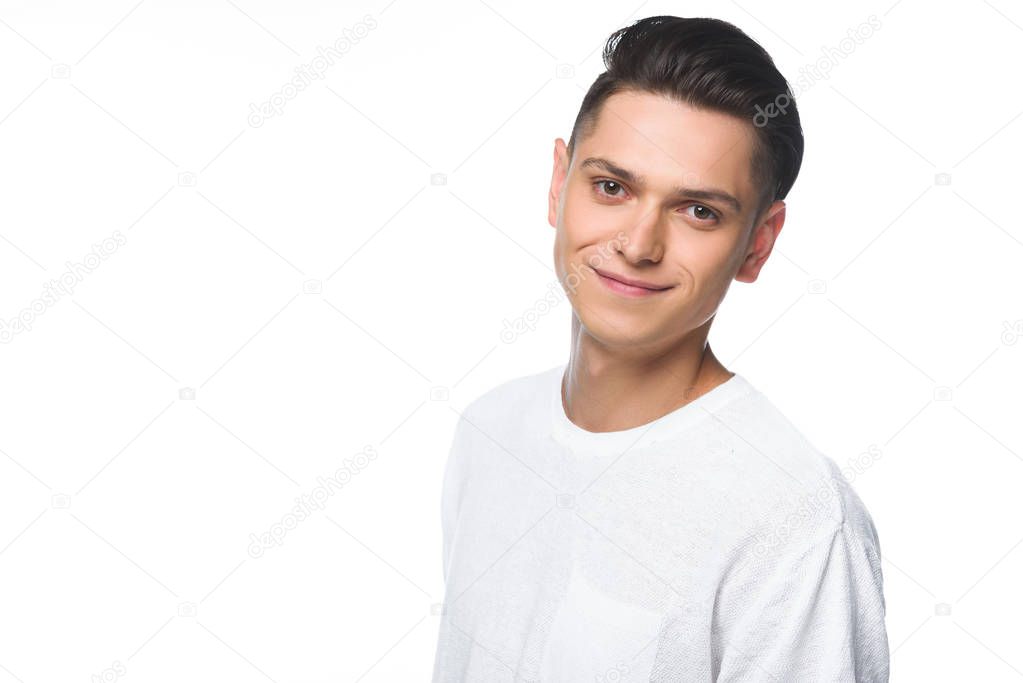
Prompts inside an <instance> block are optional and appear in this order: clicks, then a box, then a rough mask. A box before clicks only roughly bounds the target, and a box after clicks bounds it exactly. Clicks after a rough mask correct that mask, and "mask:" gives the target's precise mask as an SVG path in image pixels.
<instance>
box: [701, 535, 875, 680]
mask: <svg viewBox="0 0 1023 683" xmlns="http://www.w3.org/2000/svg"><path fill="white" fill-rule="evenodd" d="M743 577H744V578H743V580H741V581H740V583H739V585H733V586H731V587H729V589H728V590H727V591H726V594H727V595H728V596H729V598H728V602H726V603H724V604H721V605H720V607H721V609H722V614H723V615H725V616H726V617H727V616H729V615H730V617H731V618H726V619H725V620H724V623H726V624H727V625H728V626H727V628H723V629H722V630H721V631H720V633H718V634H717V635H719V636H720V637H719V638H716V639H715V640H714V656H715V662H716V663H719V665H720V666H719V668H718V667H715V669H716V671H717V672H718V675H717V676H716V677H715V679H714V680H715V681H716V682H717V683H739V682H740V681H796V682H800V683H801V682H804V681H807V682H810V681H814V682H816V681H829V682H835V683H887V681H888V667H889V654H888V637H887V632H886V629H885V621H884V619H885V603H884V593H883V587H882V583H883V580H882V574H881V557H880V544H879V541H878V539H877V534H876V531H875V530H874V527H873V523H872V522H870V521H869V520H860V521H859V522H854V521H850V520H848V519H847V520H845V521H843V522H842V523H841V524H839V525H838V526H837V527H831V528H830V529H825V530H824V533H818V534H815V535H814V537H813V539H812V540H810V542H809V543H801V544H796V543H785V544H783V547H781V548H779V549H777V550H774V551H772V550H768V551H767V552H765V553H763V554H762V556H761V557H760V558H759V559H756V560H754V561H751V563H750V568H749V571H746V572H743Z"/></svg>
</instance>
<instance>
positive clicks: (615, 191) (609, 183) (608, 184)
mask: <svg viewBox="0 0 1023 683" xmlns="http://www.w3.org/2000/svg"><path fill="white" fill-rule="evenodd" d="M601 186H603V188H604V190H603V191H598V192H597V194H598V195H600V196H603V197H619V196H621V195H622V193H623V192H624V190H625V187H624V186H623V185H622V184H621V183H619V182H617V181H615V180H598V181H596V182H594V183H593V187H595V188H599V187H601Z"/></svg>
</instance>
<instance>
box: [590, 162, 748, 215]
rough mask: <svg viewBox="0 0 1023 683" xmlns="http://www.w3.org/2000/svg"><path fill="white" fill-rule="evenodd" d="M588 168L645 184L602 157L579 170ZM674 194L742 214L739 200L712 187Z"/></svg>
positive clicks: (640, 179)
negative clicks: (717, 203)
mask: <svg viewBox="0 0 1023 683" xmlns="http://www.w3.org/2000/svg"><path fill="white" fill-rule="evenodd" d="M588 166H594V167H596V168H601V169H604V170H605V171H607V172H608V173H610V174H611V175H616V176H618V177H619V178H623V179H624V180H625V181H626V182H628V183H631V184H633V185H637V186H639V187H642V186H643V185H645V184H646V178H644V177H643V176H641V175H639V174H637V173H633V172H632V171H630V170H628V169H627V168H622V167H621V166H619V165H617V164H615V163H613V162H611V161H608V160H607V159H604V158H603V157H588V158H587V159H586V160H585V161H583V163H582V164H580V165H579V168H586V167H588ZM674 193H675V194H676V195H678V196H680V197H692V198H693V199H704V200H712V199H716V200H718V201H722V202H725V203H726V204H728V205H730V206H731V207H732V208H733V209H734V210H735V211H736V213H742V204H741V203H740V202H739V200H738V199H736V198H735V197H734V196H732V195H730V194H729V193H727V192H725V191H724V190H718V189H716V188H712V187H703V188H697V187H676V188H675V189H674Z"/></svg>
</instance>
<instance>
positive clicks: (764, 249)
mask: <svg viewBox="0 0 1023 683" xmlns="http://www.w3.org/2000/svg"><path fill="white" fill-rule="evenodd" d="M758 221H759V222H758V223H757V224H756V225H754V226H753V232H752V233H751V234H750V239H749V243H748V244H747V247H746V248H747V252H746V258H745V259H744V260H743V262H742V265H741V266H739V271H738V272H737V273H736V274H735V279H736V280H738V281H739V282H755V281H756V279H757V277H758V276H759V275H760V269H761V268H763V267H764V264H765V263H767V257H768V256H770V255H771V250H772V249H774V243H775V242H776V241H777V239H778V233H780V232H781V228H782V226H783V225H784V224H785V202H783V201H782V200H780V199H779V200H776V201H775V202H774V203H773V204H771V205H770V206H769V207H767V209H765V210H764V212H763V214H762V216H761V217H760V218H759V219H758Z"/></svg>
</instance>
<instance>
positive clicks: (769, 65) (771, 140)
mask: <svg viewBox="0 0 1023 683" xmlns="http://www.w3.org/2000/svg"><path fill="white" fill-rule="evenodd" d="M603 58H604V66H605V68H606V69H607V70H606V71H605V72H604V73H602V74H601V75H600V76H598V77H597V80H595V81H594V82H593V85H591V86H590V89H589V91H587V93H586V96H585V97H584V98H583V102H582V105H581V107H580V108H579V113H578V115H577V116H576V120H575V125H574V126H573V127H572V135H571V136H570V137H569V141H568V154H569V159H571V157H572V154H573V153H574V149H575V147H576V145H577V144H578V143H577V141H578V140H579V139H581V138H585V137H586V136H587V135H589V134H590V133H591V132H592V131H593V126H594V125H595V124H596V120H597V116H598V114H599V113H600V109H601V107H602V105H603V104H604V101H605V100H607V98H608V97H610V96H611V95H613V94H615V93H618V92H625V91H632V92H648V93H653V94H658V95H664V96H667V97H670V98H673V99H675V100H677V101H680V102H683V103H685V104H687V105H689V106H691V107H694V108H697V109H706V110H711V111H718V112H722V113H725V114H729V115H732V116H735V117H738V118H740V119H743V120H745V121H748V122H749V124H750V126H751V128H752V130H753V132H754V140H755V144H754V148H753V154H752V169H751V177H752V179H753V182H754V183H755V184H756V186H758V187H759V188H761V189H760V194H759V202H758V204H757V214H759V213H760V212H761V211H762V210H763V209H765V208H767V207H768V206H769V205H770V204H771V202H773V201H774V200H776V199H784V198H785V196H786V195H787V194H788V192H789V190H790V189H791V188H792V185H793V183H794V182H795V180H796V176H797V175H798V174H799V166H800V164H801V163H802V159H803V130H802V127H801V126H800V123H799V112H798V111H797V109H796V102H795V98H794V97H793V95H792V92H791V90H790V89H789V86H788V83H787V82H786V80H785V78H784V77H783V76H782V75H781V73H780V72H779V71H778V69H777V68H776V67H775V65H774V61H773V60H772V59H771V56H770V55H769V54H768V53H767V51H766V50H764V48H762V47H761V46H760V45H759V44H758V43H757V42H756V41H754V40H753V39H752V38H750V37H749V36H747V35H746V34H745V33H743V32H742V31H741V30H740V29H738V28H737V27H735V26H734V25H732V24H730V23H728V22H727V21H722V20H720V19H710V18H688V19H687V18H682V17H674V16H657V17H647V18H645V19H640V20H639V21H637V22H636V23H634V24H632V25H631V26H627V27H625V28H621V29H619V30H617V31H615V32H614V33H612V34H611V36H610V37H609V38H608V39H607V42H606V44H605V45H604V51H603Z"/></svg>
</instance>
